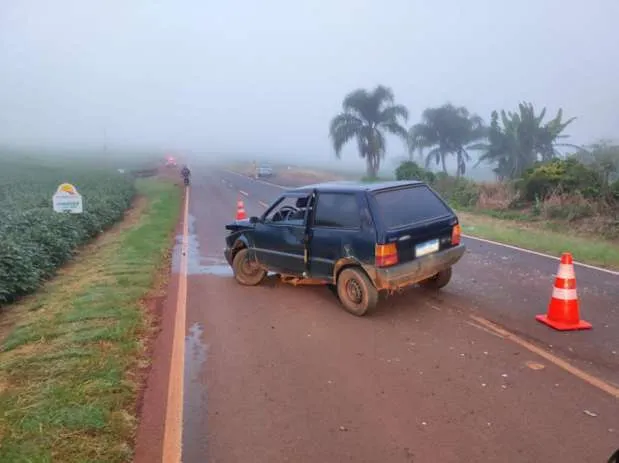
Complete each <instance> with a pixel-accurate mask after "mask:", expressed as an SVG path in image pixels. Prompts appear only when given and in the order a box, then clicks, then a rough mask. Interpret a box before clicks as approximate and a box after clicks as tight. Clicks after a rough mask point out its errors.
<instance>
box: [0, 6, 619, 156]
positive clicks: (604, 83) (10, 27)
mask: <svg viewBox="0 0 619 463" xmlns="http://www.w3.org/2000/svg"><path fill="white" fill-rule="evenodd" d="M618 17H619V2H618V1H616V0H590V1H586V2H585V1H572V2H566V1H565V0H521V1H518V2H514V1H509V2H507V1H497V0H469V1H467V2H463V1H462V0H443V1H440V0H436V1H427V0H426V1H422V0H385V1H383V2H378V1H368V0H355V1H352V0H339V1H336V0H331V1H327V0H313V1H307V2H292V1H290V0H286V1H284V0H264V1H261V2H258V1H249V0H245V1H240V0H227V1H225V2H224V1H219V2H213V1H208V0H180V1H179V0H177V1H172V0H159V1H155V0H141V1H140V0H130V1H127V0H88V1H84V0H74V1H68V0H54V1H50V0H38V1H35V0H3V1H2V2H0V63H1V65H0V66H1V67H0V143H1V144H4V145H11V144H12V145H30V146H48V147H63V146H71V147H84V148H86V147H88V148H99V147H102V146H103V144H104V143H105V140H107V144H108V146H109V147H110V149H129V148H140V149H145V148H153V149H169V150H175V151H178V152H190V153H195V154H199V155H201V156H204V157H205V158H208V157H212V156H214V155H215V154H216V153H217V154H222V153H224V154H227V155H230V156H232V155H248V156H258V157H263V158H269V159H272V161H273V162H277V161H278V160H286V161H287V162H296V161H298V162H324V161H329V162H331V163H333V164H334V165H335V164H336V161H335V158H334V156H333V150H332V147H331V145H330V141H329V138H328V124H329V121H330V119H331V118H332V117H333V116H334V115H335V114H336V113H337V112H338V111H340V109H341V101H342V98H343V97H344V96H345V94H346V93H348V92H350V91H351V90H354V89H356V88H359V87H364V88H372V87H374V86H375V85H377V84H384V85H387V86H389V87H391V88H392V89H393V91H394V92H395V97H396V100H397V102H398V103H401V104H404V105H406V106H407V107H408V108H409V109H410V112H411V117H410V119H409V124H412V123H415V122H417V121H418V120H419V117H420V115H421V112H422V111H423V109H425V108H426V107H429V106H436V105H441V104H443V103H445V102H447V101H450V102H452V103H454V104H456V105H464V106H466V107H468V109H469V110H470V111H472V112H475V113H478V114H479V115H481V116H482V117H483V118H484V119H485V120H486V121H489V119H490V112H491V111H492V110H494V109H509V110H511V109H515V108H516V106H517V104H518V102H520V101H522V100H525V101H531V102H532V103H533V104H534V105H535V106H536V108H537V109H541V108H542V107H543V106H546V107H548V110H549V111H550V112H551V113H554V111H556V110H557V109H558V108H559V107H562V108H563V109H564V112H565V115H566V116H568V117H571V116H576V117H578V120H577V121H576V122H574V123H573V124H572V125H571V126H570V127H569V129H568V130H567V133H569V134H570V135H571V139H570V141H571V142H573V143H579V144H580V143H590V142H592V141H595V140H596V139H598V138H601V137H606V138H615V137H616V135H617V131H618V130H619V129H618V128H619V111H618V110H617V108H618V107H619V86H618V85H617V75H619V72H618V71H619V69H618V68H619V47H618V46H617V43H619V33H618V32H617V29H616V24H617V18H618ZM388 143H389V144H388V152H387V156H388V157H391V158H397V157H398V156H402V155H403V154H404V153H405V151H404V147H403V145H402V143H401V142H400V141H398V140H395V139H393V138H390V139H389V140H388ZM355 148H356V145H355V144H351V145H350V146H349V147H348V148H347V149H346V150H345V151H344V153H343V159H342V161H339V162H340V164H341V165H342V166H348V165H358V166H359V167H360V168H362V167H363V164H362V161H361V160H359V159H358V156H357V154H356V152H355ZM388 162H389V161H388Z"/></svg>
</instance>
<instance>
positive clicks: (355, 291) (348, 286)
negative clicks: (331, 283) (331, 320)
mask: <svg viewBox="0 0 619 463" xmlns="http://www.w3.org/2000/svg"><path fill="white" fill-rule="evenodd" d="M337 295H338V297H339V299H340V302H341V303H342V306H344V308H345V309H346V310H347V311H348V312H350V313H351V314H353V315H357V316H358V317H361V316H362V315H365V313H366V312H367V311H368V310H370V309H373V308H374V307H376V304H377V303H378V290H377V289H376V288H375V287H374V285H373V284H372V282H371V281H370V279H369V278H368V277H367V275H366V274H365V273H364V272H363V270H361V269H360V268H355V267H351V268H346V269H344V270H342V272H341V273H340V275H339V276H338V278H337Z"/></svg>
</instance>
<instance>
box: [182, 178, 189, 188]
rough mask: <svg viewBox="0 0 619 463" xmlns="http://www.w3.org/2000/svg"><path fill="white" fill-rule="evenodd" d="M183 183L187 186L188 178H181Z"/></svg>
mask: <svg viewBox="0 0 619 463" xmlns="http://www.w3.org/2000/svg"><path fill="white" fill-rule="evenodd" d="M183 183H184V184H185V186H189V177H183Z"/></svg>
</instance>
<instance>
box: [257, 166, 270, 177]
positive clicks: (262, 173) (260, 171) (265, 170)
mask: <svg viewBox="0 0 619 463" xmlns="http://www.w3.org/2000/svg"><path fill="white" fill-rule="evenodd" d="M272 176H273V169H272V168H271V167H270V166H259V167H257V168H256V178H260V177H272Z"/></svg>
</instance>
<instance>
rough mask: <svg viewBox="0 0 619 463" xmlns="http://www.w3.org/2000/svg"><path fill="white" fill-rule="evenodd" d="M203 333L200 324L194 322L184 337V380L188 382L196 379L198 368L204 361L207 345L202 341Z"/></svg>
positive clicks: (200, 367)
mask: <svg viewBox="0 0 619 463" xmlns="http://www.w3.org/2000/svg"><path fill="white" fill-rule="evenodd" d="M203 333H204V329H203V328H202V326H201V325H200V324H199V323H194V324H193V325H191V327H190V328H189V334H188V335H187V336H186V337H185V381H186V382H188V383H189V382H195V381H196V380H197V379H198V376H199V375H200V370H201V369H202V366H203V365H204V363H205V362H206V350H207V347H206V345H205V344H204V343H203V342H202V334H203Z"/></svg>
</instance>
